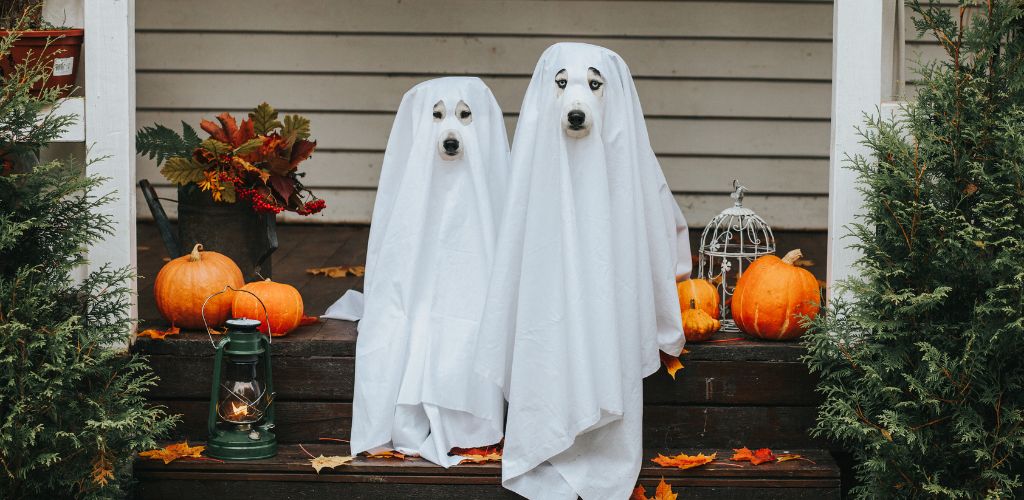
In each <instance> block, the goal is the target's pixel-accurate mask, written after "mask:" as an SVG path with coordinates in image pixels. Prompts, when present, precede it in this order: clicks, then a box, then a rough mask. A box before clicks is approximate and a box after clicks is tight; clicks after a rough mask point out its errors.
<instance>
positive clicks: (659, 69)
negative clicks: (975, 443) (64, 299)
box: [136, 0, 934, 230]
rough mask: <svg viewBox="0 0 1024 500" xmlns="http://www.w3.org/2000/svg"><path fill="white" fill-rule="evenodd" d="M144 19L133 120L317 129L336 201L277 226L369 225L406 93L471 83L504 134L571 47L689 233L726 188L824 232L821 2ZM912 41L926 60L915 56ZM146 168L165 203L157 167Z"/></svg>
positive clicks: (274, 9)
mask: <svg viewBox="0 0 1024 500" xmlns="http://www.w3.org/2000/svg"><path fill="white" fill-rule="evenodd" d="M136 15H137V20H136V25H137V29H136V33H137V39H136V50H137V67H138V74H137V76H138V80H137V85H138V98H137V104H138V113H137V120H136V121H137V123H138V125H139V126H142V125H148V124H151V123H153V122H159V123H164V124H167V125H176V124H178V123H179V122H180V121H181V120H185V121H188V122H190V123H193V124H195V123H197V122H198V120H199V119H200V118H212V117H213V116H214V115H216V114H217V113H219V112H221V111H230V112H233V113H235V114H236V115H244V113H245V111H247V110H248V109H250V108H251V107H253V106H254V105H256V104H258V103H260V102H262V101H268V102H270V103H271V104H273V105H274V106H275V107H277V108H279V109H281V110H282V111H286V112H300V113H302V114H304V115H306V116H308V117H309V118H310V119H311V120H312V122H313V135H314V138H316V139H317V140H318V142H319V145H318V148H317V152H316V153H315V154H314V156H313V158H311V159H310V160H309V161H307V162H306V163H304V164H303V166H302V167H303V170H305V171H306V172H307V173H308V175H307V176H306V178H305V179H304V183H305V184H306V185H307V186H309V187H310V188H312V189H313V190H314V192H315V193H316V194H317V195H318V196H320V197H321V198H324V199H325V200H326V201H327V205H328V209H327V210H326V211H325V212H324V213H323V214H322V215H319V216H313V217H296V216H294V214H286V215H285V216H284V217H283V219H284V220H286V221H301V222H361V223H365V222H368V221H369V218H370V213H371V210H372V205H373V197H374V188H375V186H376V183H377V177H378V174H379V171H380V164H381V159H382V157H383V151H384V147H385V145H386V144H387V136H388V132H389V130H390V126H391V120H392V117H393V113H394V112H395V110H396V109H397V106H398V104H399V101H400V99H401V96H402V94H403V93H404V92H405V90H406V89H408V88H409V87H411V86H412V85H414V84H415V83H417V82H419V81H422V80H425V79H428V78H433V77H436V76H443V75H477V76H481V77H482V78H483V79H484V80H485V81H486V82H487V84H488V85H489V86H490V87H491V88H492V89H493V91H494V93H495V95H496V96H497V98H498V101H499V102H500V103H501V105H502V108H503V109H504V110H505V113H506V121H507V124H508V130H509V132H510V133H511V132H512V131H514V129H515V120H516V115H517V113H518V110H519V105H520V102H521V99H522V95H523V92H524V91H525V89H526V86H527V83H528V80H529V76H530V74H531V73H532V71H533V66H534V64H535V62H536V60H537V57H538V56H539V55H540V53H541V52H542V51H543V50H544V48H545V47H547V46H548V45H550V44H552V43H555V42H558V41H568V40H575V41H586V42H590V43H595V44H599V45H603V46H606V47H609V48H611V49H613V50H615V51H617V52H619V53H620V54H621V55H622V56H623V58H624V59H625V60H626V61H627V62H628V63H629V65H630V69H631V70H632V72H633V76H634V78H635V80H636V82H637V86H638V87H639V92H640V96H641V100H642V104H643V108H644V110H645V112H646V115H647V118H648V120H647V124H648V129H649V131H650V135H651V141H652V143H653V146H654V149H655V152H656V153H657V154H658V157H659V159H660V160H661V164H662V167H663V168H664V170H665V174H666V176H667V177H668V181H669V184H670V185H671V187H672V189H673V191H674V192H675V193H676V196H677V199H678V200H679V203H680V205H681V206H682V208H683V211H684V212H685V213H686V215H687V218H688V219H689V221H690V223H691V225H692V226H694V227H698V226H701V225H703V224H705V223H706V222H707V221H708V220H709V219H710V218H711V217H712V216H713V215H714V214H716V213H717V212H718V211H719V210H721V209H722V208H724V207H725V206H727V205H728V204H729V203H730V199H729V198H728V197H727V196H726V193H728V192H729V191H730V183H731V181H732V179H734V178H736V179H740V181H741V182H743V183H744V184H746V185H747V186H748V187H750V189H751V191H752V194H750V195H749V196H748V197H747V198H746V200H745V201H746V203H747V204H748V205H749V206H750V207H752V208H754V209H755V210H757V211H758V212H759V213H761V214H762V215H763V216H764V217H765V218H766V219H767V220H768V221H769V222H770V223H771V224H772V225H773V226H774V227H776V228H779V229H807V230H824V229H825V228H826V226H827V195H828V189H827V184H828V144H829V137H828V135H829V117H828V114H829V109H830V104H829V99H830V92H831V89H830V85H831V84H830V77H831V54H832V47H831V30H832V4H831V2H828V1H769V0H760V1H745V2H738V1H717V2H713V1H627V0H611V1H591V0H316V1H307V0H304V1H280V0H273V1H271V0H216V1H211V0H174V1H169V0H137V2H136ZM908 38H912V36H911V37H908ZM922 48H923V50H925V51H926V52H927V51H929V50H934V47H931V46H926V45H920V46H915V47H913V48H912V51H911V52H916V51H917V50H920V49H922ZM138 168H139V172H138V177H139V178H140V179H150V180H151V181H153V182H154V184H156V185H158V186H159V189H160V191H161V192H162V193H164V194H165V195H167V196H170V197H174V194H173V188H171V186H169V185H168V184H167V183H166V182H165V181H164V180H163V178H162V177H161V176H160V174H159V172H157V170H156V168H155V165H154V164H153V163H152V162H150V161H147V160H142V159H140V161H139V166H138ZM167 208H169V209H172V211H173V206H168V207H167ZM138 212H139V214H140V216H142V217H148V214H149V212H148V210H147V209H146V208H145V207H144V202H143V201H141V199H140V207H139V211H138Z"/></svg>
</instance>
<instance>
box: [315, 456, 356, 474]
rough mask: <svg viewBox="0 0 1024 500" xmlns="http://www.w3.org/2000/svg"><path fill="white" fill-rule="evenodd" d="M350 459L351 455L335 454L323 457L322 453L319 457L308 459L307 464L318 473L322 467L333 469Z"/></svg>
mask: <svg viewBox="0 0 1024 500" xmlns="http://www.w3.org/2000/svg"><path fill="white" fill-rule="evenodd" d="M352 459H353V457H341V456H337V455H335V456H330V457H325V456H323V455H320V456H319V457H315V458H311V459H309V464H310V465H312V466H313V468H314V469H316V473H317V474H319V473H320V469H323V468H328V469H333V468H335V467H338V466H340V465H345V464H347V463H349V462H351V461H352Z"/></svg>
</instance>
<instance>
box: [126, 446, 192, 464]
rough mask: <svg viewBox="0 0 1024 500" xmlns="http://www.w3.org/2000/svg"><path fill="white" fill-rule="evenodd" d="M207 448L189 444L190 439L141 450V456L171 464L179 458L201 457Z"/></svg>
mask: <svg viewBox="0 0 1024 500" xmlns="http://www.w3.org/2000/svg"><path fill="white" fill-rule="evenodd" d="M205 449H206V447H205V446H189V445H188V441H182V442H180V443H174V444H169V445H167V446H164V447H163V448H160V449H156V450H148V451H143V452H140V453H139V456H140V457H142V458H150V459H153V460H163V461H164V463H165V464H169V463H171V462H173V461H175V460H177V459H179V458H198V457H201V456H202V455H203V450H205Z"/></svg>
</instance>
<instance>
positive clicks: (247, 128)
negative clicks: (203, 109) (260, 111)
mask: <svg viewBox="0 0 1024 500" xmlns="http://www.w3.org/2000/svg"><path fill="white" fill-rule="evenodd" d="M217 121H219V122H220V124H219V125H218V124H216V123H214V122H211V121H210V120H202V121H200V122H199V127H200V128H202V129H203V130H204V131H205V132H206V133H207V134H210V137H211V138H213V139H216V140H218V141H220V142H223V143H225V144H229V145H231V147H233V148H237V147H238V146H241V145H242V144H245V142H246V141H248V140H249V139H254V138H256V132H255V131H254V128H253V123H252V120H249V119H245V120H242V123H241V125H239V124H238V122H236V121H235V117H233V116H231V113H221V114H219V115H217Z"/></svg>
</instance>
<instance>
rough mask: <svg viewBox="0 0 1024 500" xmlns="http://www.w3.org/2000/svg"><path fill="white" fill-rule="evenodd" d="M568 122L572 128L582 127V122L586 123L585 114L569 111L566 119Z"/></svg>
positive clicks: (575, 110) (578, 111)
mask: <svg viewBox="0 0 1024 500" xmlns="http://www.w3.org/2000/svg"><path fill="white" fill-rule="evenodd" d="M566 118H567V119H568V120H569V125H571V126H573V127H581V126H583V122H585V121H587V114H586V113H584V112H583V111H580V110H578V109H574V110H572V111H569V115H568V116H567V117H566Z"/></svg>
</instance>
